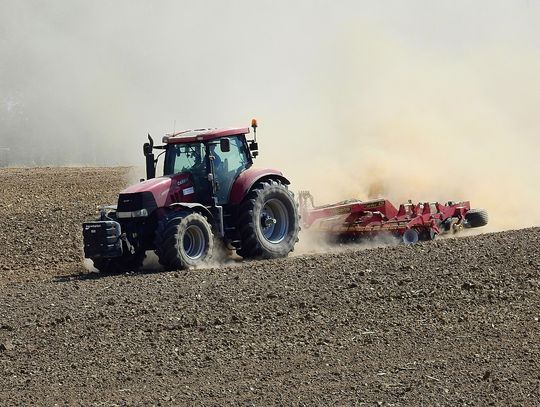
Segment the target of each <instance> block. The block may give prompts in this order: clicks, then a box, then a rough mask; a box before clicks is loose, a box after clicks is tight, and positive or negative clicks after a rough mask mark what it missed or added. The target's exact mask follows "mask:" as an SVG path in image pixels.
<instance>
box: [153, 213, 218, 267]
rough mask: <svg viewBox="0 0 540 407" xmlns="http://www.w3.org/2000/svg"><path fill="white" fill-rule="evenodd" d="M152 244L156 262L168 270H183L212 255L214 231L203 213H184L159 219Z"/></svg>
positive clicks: (201, 262) (205, 260)
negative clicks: (153, 244)
mask: <svg viewBox="0 0 540 407" xmlns="http://www.w3.org/2000/svg"><path fill="white" fill-rule="evenodd" d="M154 243H155V246H156V254H157V256H158V258H159V262H160V263H161V264H162V265H163V266H164V267H165V268H166V269H167V270H182V269H185V268H189V267H198V266H200V265H201V264H203V263H205V262H207V261H208V260H209V259H210V258H211V257H212V253H213V250H214V234H213V233H212V227H211V226H210V224H209V223H208V221H207V220H206V218H205V217H204V216H203V215H201V214H200V213H196V212H192V213H190V212H183V213H180V214H178V215H177V216H175V217H172V218H167V219H164V220H163V221H162V222H160V225H159V228H158V230H157V231H156V238H155V241H154Z"/></svg>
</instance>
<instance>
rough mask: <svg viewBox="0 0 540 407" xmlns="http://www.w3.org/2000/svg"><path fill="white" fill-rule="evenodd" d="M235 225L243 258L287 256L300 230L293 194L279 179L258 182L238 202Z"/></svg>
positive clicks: (240, 253)
mask: <svg viewBox="0 0 540 407" xmlns="http://www.w3.org/2000/svg"><path fill="white" fill-rule="evenodd" d="M237 227H238V231H239V233H240V240H241V245H242V246H241V248H240V249H239V250H237V253H238V254H239V255H240V256H242V257H243V258H250V259H253V258H259V259H270V258H278V257H286V256H287V255H288V254H289V253H290V252H292V251H293V250H294V245H295V244H296V242H297V241H298V232H299V230H300V225H299V217H298V208H297V206H296V202H295V200H294V195H293V194H292V192H290V191H289V190H288V189H287V187H286V186H285V185H283V184H282V183H281V182H279V181H274V180H269V181H265V182H260V183H259V184H257V185H256V186H255V187H254V188H253V189H252V190H251V192H250V193H249V194H248V195H247V196H246V197H245V199H244V201H243V203H242V204H241V206H240V209H239V215H238V224H237Z"/></svg>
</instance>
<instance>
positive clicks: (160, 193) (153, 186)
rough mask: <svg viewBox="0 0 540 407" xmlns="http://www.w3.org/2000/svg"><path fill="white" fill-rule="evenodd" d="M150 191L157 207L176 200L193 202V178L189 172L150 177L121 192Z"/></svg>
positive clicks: (167, 204) (194, 195)
mask: <svg viewBox="0 0 540 407" xmlns="http://www.w3.org/2000/svg"><path fill="white" fill-rule="evenodd" d="M138 192H151V193H152V195H153V196H154V199H155V200H156V204H157V207H158V208H163V207H166V206H169V205H171V204H172V203H176V202H194V201H195V197H196V194H195V191H194V189H193V180H192V178H191V175H190V174H189V173H180V174H174V175H166V176H163V177H159V178H152V179H149V180H147V181H143V182H140V183H138V184H135V185H132V186H130V187H128V188H126V189H124V190H123V191H122V192H121V193H122V194H133V193H138Z"/></svg>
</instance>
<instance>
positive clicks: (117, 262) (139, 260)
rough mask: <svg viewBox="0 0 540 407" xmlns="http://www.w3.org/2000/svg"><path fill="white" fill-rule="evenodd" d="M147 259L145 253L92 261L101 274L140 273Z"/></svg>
mask: <svg viewBox="0 0 540 407" xmlns="http://www.w3.org/2000/svg"><path fill="white" fill-rule="evenodd" d="M145 257H146V255H145V254H144V253H136V254H132V255H128V256H122V257H115V258H110V259H107V258H98V259H92V261H93V262H94V267H95V268H96V269H98V271H99V272H100V273H109V274H113V273H127V272H130V271H139V270H140V269H141V268H142V265H143V261H144V258H145Z"/></svg>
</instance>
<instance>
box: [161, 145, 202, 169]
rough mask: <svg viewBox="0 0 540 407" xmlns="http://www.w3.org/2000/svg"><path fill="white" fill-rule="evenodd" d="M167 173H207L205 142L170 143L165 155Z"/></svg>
mask: <svg viewBox="0 0 540 407" xmlns="http://www.w3.org/2000/svg"><path fill="white" fill-rule="evenodd" d="M163 170H164V171H163V173H164V174H165V175H171V174H177V173H179V172H191V173H192V174H194V175H201V174H205V173H206V150H205V146H204V144H203V143H188V144H170V145H169V146H168V148H167V154H166V156H165V167H164V169H163Z"/></svg>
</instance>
